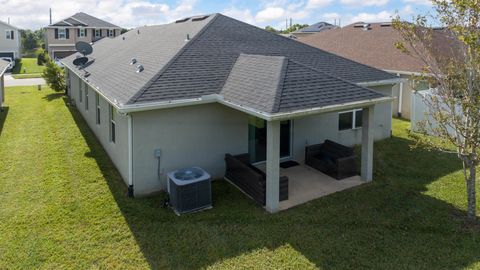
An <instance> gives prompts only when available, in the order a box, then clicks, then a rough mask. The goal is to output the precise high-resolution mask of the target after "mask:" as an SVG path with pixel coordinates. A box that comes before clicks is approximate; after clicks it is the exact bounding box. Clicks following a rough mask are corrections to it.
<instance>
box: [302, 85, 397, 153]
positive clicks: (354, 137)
mask: <svg viewBox="0 0 480 270" xmlns="http://www.w3.org/2000/svg"><path fill="white" fill-rule="evenodd" d="M370 88H372V89H374V90H377V91H379V92H382V93H384V94H386V95H389V96H391V95H392V85H386V86H376V87H370ZM358 109H361V108H358ZM391 110H392V103H390V102H388V103H382V104H378V105H376V106H375V116H374V117H375V120H374V121H375V127H374V128H375V140H381V139H385V138H389V137H390V135H391V130H392V117H391V115H392V114H391ZM338 114H339V113H338V112H333V113H327V114H322V115H314V116H308V117H304V118H298V119H295V120H294V122H293V126H294V131H293V158H294V159H295V160H297V161H304V160H305V146H307V145H312V144H318V143H322V142H323V141H325V140H326V139H329V140H332V141H335V142H338V143H341V144H344V145H348V146H353V145H358V144H361V141H362V129H361V128H359V129H354V130H342V131H340V130H339V129H338Z"/></svg>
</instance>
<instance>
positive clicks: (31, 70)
mask: <svg viewBox="0 0 480 270" xmlns="http://www.w3.org/2000/svg"><path fill="white" fill-rule="evenodd" d="M44 69H45V66H39V65H37V58H20V59H19V60H17V62H16V63H15V67H14V68H13V70H12V75H13V76H14V77H15V76H17V77H18V79H21V78H27V77H28V78H40V77H41V73H42V72H43V70H44ZM23 74H25V75H23ZM27 74H28V75H27ZM33 76H36V77H33Z"/></svg>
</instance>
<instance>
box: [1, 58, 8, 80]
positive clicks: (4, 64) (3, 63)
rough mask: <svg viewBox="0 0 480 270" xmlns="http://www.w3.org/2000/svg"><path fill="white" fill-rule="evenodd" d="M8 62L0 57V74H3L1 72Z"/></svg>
mask: <svg viewBox="0 0 480 270" xmlns="http://www.w3.org/2000/svg"><path fill="white" fill-rule="evenodd" d="M9 64H10V63H9V62H7V61H5V60H2V59H0V76H2V75H3V73H4V72H5V70H6V69H7V66H8V65H9Z"/></svg>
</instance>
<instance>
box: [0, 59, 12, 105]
mask: <svg viewBox="0 0 480 270" xmlns="http://www.w3.org/2000/svg"><path fill="white" fill-rule="evenodd" d="M9 65H10V63H9V62H7V61H4V60H2V59H0V110H3V102H4V101H5V79H4V77H5V76H4V74H5V71H6V70H7V68H8V66H9Z"/></svg>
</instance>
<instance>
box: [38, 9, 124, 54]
mask: <svg viewBox="0 0 480 270" xmlns="http://www.w3.org/2000/svg"><path fill="white" fill-rule="evenodd" d="M45 29H46V33H45V48H46V50H47V52H48V55H50V57H51V58H52V59H55V58H57V59H61V58H64V57H66V56H69V55H71V54H73V53H75V44H76V43H77V42H79V41H84V42H87V43H92V42H95V41H98V40H100V39H102V38H104V37H109V38H114V37H116V36H119V35H120V33H121V30H122V29H121V28H120V27H119V26H116V25H114V24H112V23H109V22H106V21H104V20H101V19H98V18H96V17H93V16H91V15H88V14H86V13H83V12H80V13H77V14H75V15H73V16H70V17H68V18H66V19H63V20H61V21H58V22H56V23H54V24H51V25H49V26H47V27H46V28H45Z"/></svg>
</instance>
